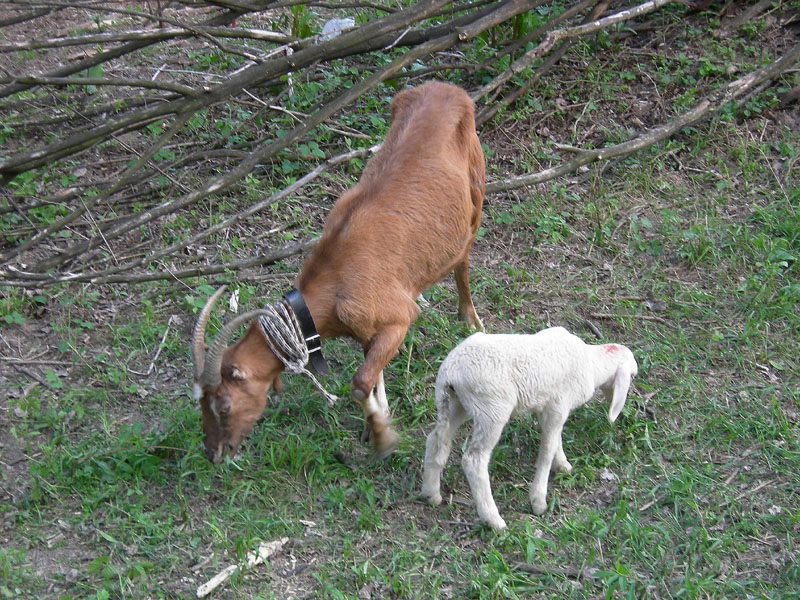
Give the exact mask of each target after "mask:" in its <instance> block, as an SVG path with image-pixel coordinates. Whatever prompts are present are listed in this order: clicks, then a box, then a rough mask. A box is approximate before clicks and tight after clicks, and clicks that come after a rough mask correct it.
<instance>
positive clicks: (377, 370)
mask: <svg viewBox="0 0 800 600" xmlns="http://www.w3.org/2000/svg"><path fill="white" fill-rule="evenodd" d="M407 329H408V325H407V324H406V325H393V326H389V327H384V328H383V329H381V330H380V331H379V332H378V333H377V334H375V336H374V337H373V338H372V340H370V342H369V344H368V346H367V349H366V357H365V359H364V363H363V364H362V365H361V366H360V367H359V369H358V371H356V374H355V375H354V376H353V382H352V394H353V398H355V399H356V400H357V401H358V403H359V404H360V405H361V408H362V409H363V411H364V420H365V422H366V425H367V426H368V427H369V429H370V435H371V438H372V443H373V446H374V448H375V452H376V454H377V455H378V456H379V457H381V458H384V457H386V456H388V455H389V454H391V453H392V451H393V450H394V449H395V448H396V447H397V434H396V433H395V432H394V430H393V429H392V428H391V427H390V425H389V423H390V417H389V410H388V407H389V405H388V401H387V400H386V392H385V391H384V390H383V378H382V371H383V368H384V367H385V366H386V364H387V363H388V362H389V360H391V358H392V357H393V356H394V355H395V353H396V352H397V349H398V348H399V347H400V344H401V343H402V342H403V338H404V337H405V334H406V330H407ZM379 382H380V383H381V389H380V390H378V394H377V395H379V396H380V399H378V398H376V393H375V387H376V386H377V385H378V383H379ZM381 403H385V412H384V411H383V410H382V409H381Z"/></svg>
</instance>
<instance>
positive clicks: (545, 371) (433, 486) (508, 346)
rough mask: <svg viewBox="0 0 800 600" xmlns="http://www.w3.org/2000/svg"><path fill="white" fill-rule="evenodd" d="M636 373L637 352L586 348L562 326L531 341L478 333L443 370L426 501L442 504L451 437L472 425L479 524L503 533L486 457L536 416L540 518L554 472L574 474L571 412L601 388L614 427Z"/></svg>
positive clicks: (534, 492) (470, 460)
mask: <svg viewBox="0 0 800 600" xmlns="http://www.w3.org/2000/svg"><path fill="white" fill-rule="evenodd" d="M637 372H638V366H637V364H636V360H635V359H634V357H633V353H632V352H631V351H630V350H629V349H628V348H626V347H625V346H620V345H617V344H604V345H598V346H594V345H588V344H586V343H584V342H583V341H582V340H581V339H580V338H578V337H577V336H574V335H572V334H571V333H569V332H568V331H567V330H566V329H564V328H563V327H553V328H550V329H545V330H543V331H540V332H539V333H536V334H534V335H514V334H500V335H488V334H485V333H476V334H473V335H472V336H470V337H469V338H467V339H466V340H464V341H463V342H462V343H461V344H459V345H458V346H456V347H455V348H454V349H453V350H452V351H451V352H450V354H448V355H447V358H446V359H445V360H444V362H443V363H442V366H441V367H440V368H439V374H438V376H437V378H436V407H437V411H438V422H437V425H436V428H435V429H434V430H433V431H432V432H431V434H430V435H429V436H428V440H427V446H426V453H425V468H424V473H423V486H422V495H423V496H425V497H427V498H428V499H429V500H430V501H431V502H432V503H433V504H439V503H440V502H441V494H440V489H439V488H440V479H441V470H442V468H443V467H444V464H445V462H446V461H447V456H448V455H449V452H450V446H451V442H452V438H453V435H454V434H455V432H456V430H457V429H458V427H459V426H460V425H461V424H462V423H463V422H464V421H466V420H467V419H472V420H473V427H472V437H471V438H470V441H469V444H468V446H467V449H466V451H465V453H464V456H463V458H462V465H463V467H464V472H465V474H466V476H467V479H468V480H469V483H470V488H471V490H472V495H473V498H474V500H475V503H476V506H477V509H478V515H479V516H480V518H481V519H482V520H483V521H485V522H486V523H488V524H489V525H491V526H492V527H496V528H500V529H502V528H504V527H505V526H506V524H505V521H504V520H503V519H502V517H501V516H500V514H499V512H498V510H497V506H496V505H495V503H494V499H493V498H492V494H491V487H490V485H489V473H488V464H489V458H490V456H491V453H492V450H493V449H494V447H495V445H496V444H497V441H498V439H499V438H500V434H501V433H502V431H503V428H504V427H505V425H506V423H507V422H508V420H509V419H510V418H511V417H512V416H514V415H520V414H526V413H530V412H533V413H534V414H536V415H537V419H538V424H539V429H540V431H541V433H542V435H541V447H540V449H539V456H538V457H537V460H536V475H535V477H534V481H533V484H532V485H531V492H530V499H531V504H532V508H533V512H534V513H536V514H541V513H543V512H544V510H545V508H546V506H547V504H546V494H547V478H548V475H549V472H550V470H554V471H565V472H569V471H570V470H571V469H572V465H570V464H569V462H568V461H567V458H566V456H565V455H564V450H563V448H562V444H561V430H562V428H563V426H564V423H565V422H566V420H567V417H568V416H569V413H570V412H571V411H572V410H574V409H575V408H577V407H579V406H581V405H583V404H585V403H586V402H587V401H588V400H589V399H590V398H591V397H592V396H593V395H594V393H595V392H596V391H597V390H598V389H603V390H604V392H605V393H606V396H607V399H608V400H609V401H610V402H611V407H610V409H609V420H610V421H612V422H613V421H614V420H615V419H616V418H617V415H618V414H619V412H620V411H621V410H622V407H623V406H624V404H625V398H626V396H627V393H628V388H629V386H630V382H631V379H632V378H633V377H634V376H635V375H636V373H637Z"/></svg>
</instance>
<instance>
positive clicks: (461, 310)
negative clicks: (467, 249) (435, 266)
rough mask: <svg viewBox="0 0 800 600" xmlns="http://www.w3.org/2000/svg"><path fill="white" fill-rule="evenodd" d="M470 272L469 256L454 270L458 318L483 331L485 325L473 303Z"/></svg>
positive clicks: (470, 326)
mask: <svg viewBox="0 0 800 600" xmlns="http://www.w3.org/2000/svg"><path fill="white" fill-rule="evenodd" d="M468 271H469V254H467V255H466V256H465V257H464V260H462V261H461V262H460V263H458V264H457V265H456V267H455V269H453V277H454V278H455V280H456V290H457V291H458V318H459V319H461V320H462V321H465V322H466V323H467V325H469V328H470V329H473V330H477V331H483V323H481V320H480V317H478V313H476V312H475V305H474V304H473V303H472V294H470V291H469V273H468Z"/></svg>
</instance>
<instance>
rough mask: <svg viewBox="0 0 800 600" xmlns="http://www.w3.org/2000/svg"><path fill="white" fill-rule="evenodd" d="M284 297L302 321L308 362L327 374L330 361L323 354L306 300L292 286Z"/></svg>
mask: <svg viewBox="0 0 800 600" xmlns="http://www.w3.org/2000/svg"><path fill="white" fill-rule="evenodd" d="M283 297H284V299H285V300H286V301H287V302H288V303H289V306H291V307H292V310H293V311H294V314H295V315H296V316H297V321H298V322H299V323H300V331H301V332H302V334H303V339H304V340H305V342H306V347H307V348H308V362H309V363H311V367H312V368H313V369H314V371H316V372H317V373H318V374H319V375H325V374H326V373H327V372H328V363H326V362H325V357H324V356H322V340H321V339H320V337H319V333H317V328H316V327H315V326H314V319H312V318H311V311H309V310H308V306H306V301H305V300H303V297H302V296H301V295H300V292H298V291H297V290H296V289H294V288H292V289H291V290H290V291H288V292H286V293H285V294H284V295H283Z"/></svg>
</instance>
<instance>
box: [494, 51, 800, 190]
mask: <svg viewBox="0 0 800 600" xmlns="http://www.w3.org/2000/svg"><path fill="white" fill-rule="evenodd" d="M798 60H800V44H797V45H795V46H794V47H793V48H791V49H790V50H789V51H788V52H787V53H786V54H784V55H783V56H782V57H781V58H779V59H778V60H776V61H775V62H772V63H770V64H769V65H766V66H764V67H762V68H760V69H757V70H755V71H753V72H751V73H748V74H747V75H745V76H744V77H741V78H739V79H737V80H735V81H732V82H730V83H729V84H727V85H726V86H724V87H723V88H722V90H721V91H719V92H717V93H715V94H714V95H712V96H711V97H709V98H707V99H705V100H702V101H701V102H699V103H698V104H697V105H695V107H694V108H692V109H691V110H689V111H688V112H686V113H684V114H682V115H680V116H678V117H676V118H675V119H673V120H671V121H668V122H667V123H664V124H662V125H659V126H657V127H654V128H652V129H648V130H647V131H645V132H644V133H642V134H641V135H639V136H637V137H635V138H633V139H631V140H628V141H627V142H623V143H621V144H616V145H614V146H608V147H606V148H600V149H597V150H584V151H582V152H580V153H579V154H578V155H577V156H576V157H575V158H573V159H572V160H570V161H567V162H566V163H563V164H561V165H559V166H557V167H552V168H550V169H545V170H543V171H539V172H538V173H531V174H529V175H521V176H519V177H512V178H509V179H505V180H503V181H494V182H491V183H488V184H486V193H487V194H489V193H496V192H505V191H510V190H514V189H518V188H521V187H525V186H529V185H536V184H539V183H543V182H545V181H549V180H551V179H555V178H556V177H560V176H562V175H566V174H568V173H572V172H573V171H575V170H577V169H578V168H580V167H582V166H584V165H588V164H589V163H592V162H595V161H599V160H610V159H612V158H617V157H620V156H626V155H628V154H632V153H633V152H637V151H639V150H642V149H644V148H647V147H649V146H652V145H653V144H655V143H656V142H659V141H661V140H664V139H666V138H668V137H671V136H673V135H675V134H676V133H678V132H679V131H680V130H681V129H683V128H685V127H689V126H691V125H695V124H696V123H699V122H700V121H701V120H703V119H704V118H706V117H707V116H708V115H710V114H712V113H715V112H718V111H720V110H721V109H722V108H724V107H725V106H727V105H728V103H730V102H732V101H734V100H737V99H738V98H740V97H742V96H743V95H745V94H747V93H748V92H749V91H750V90H751V89H753V88H755V87H756V86H758V85H760V84H761V83H762V82H764V81H766V80H768V79H774V78H775V77H777V76H778V75H780V74H781V73H783V72H784V71H786V70H787V69H789V68H791V67H792V66H793V65H794V64H795V63H796V62H797V61H798Z"/></svg>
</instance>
